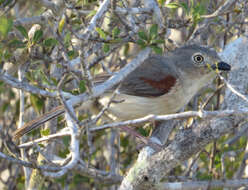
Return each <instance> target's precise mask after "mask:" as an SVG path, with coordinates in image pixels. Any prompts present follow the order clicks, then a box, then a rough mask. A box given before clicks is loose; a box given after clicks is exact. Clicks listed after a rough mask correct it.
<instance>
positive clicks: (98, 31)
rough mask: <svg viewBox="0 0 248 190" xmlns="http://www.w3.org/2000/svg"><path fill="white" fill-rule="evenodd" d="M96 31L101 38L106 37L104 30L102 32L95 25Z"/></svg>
mask: <svg viewBox="0 0 248 190" xmlns="http://www.w3.org/2000/svg"><path fill="white" fill-rule="evenodd" d="M96 31H97V33H98V34H99V35H100V37H101V38H103V39H104V40H106V39H107V34H106V32H104V31H103V30H102V29H101V28H98V27H96Z"/></svg>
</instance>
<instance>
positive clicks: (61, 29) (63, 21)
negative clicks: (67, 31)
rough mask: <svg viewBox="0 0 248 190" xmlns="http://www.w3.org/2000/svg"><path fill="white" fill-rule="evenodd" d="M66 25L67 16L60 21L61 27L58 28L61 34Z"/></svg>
mask: <svg viewBox="0 0 248 190" xmlns="http://www.w3.org/2000/svg"><path fill="white" fill-rule="evenodd" d="M64 25H65V18H62V19H61V20H60V21H59V28H58V31H59V33H60V34H61V33H62V31H63V28H64Z"/></svg>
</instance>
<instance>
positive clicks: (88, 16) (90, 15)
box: [86, 10, 96, 18]
mask: <svg viewBox="0 0 248 190" xmlns="http://www.w3.org/2000/svg"><path fill="white" fill-rule="evenodd" d="M95 14H96V10H93V11H90V13H89V14H88V15H87V16H86V18H90V17H92V16H94V15H95Z"/></svg>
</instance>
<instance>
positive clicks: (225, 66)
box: [211, 61, 231, 71]
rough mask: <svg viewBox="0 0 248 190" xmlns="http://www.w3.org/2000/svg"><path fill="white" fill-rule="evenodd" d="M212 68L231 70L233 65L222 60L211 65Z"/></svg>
mask: <svg viewBox="0 0 248 190" xmlns="http://www.w3.org/2000/svg"><path fill="white" fill-rule="evenodd" d="M211 68H212V69H213V70H216V69H217V70H220V71H230V70H231V65H229V64H227V63H225V62H223V61H220V62H217V63H216V64H213V65H212V66H211Z"/></svg>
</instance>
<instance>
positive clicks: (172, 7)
mask: <svg viewBox="0 0 248 190" xmlns="http://www.w3.org/2000/svg"><path fill="white" fill-rule="evenodd" d="M165 7H167V8H169V9H177V8H179V7H180V4H178V3H168V4H166V5H165Z"/></svg>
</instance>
